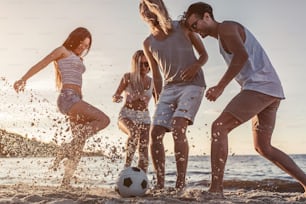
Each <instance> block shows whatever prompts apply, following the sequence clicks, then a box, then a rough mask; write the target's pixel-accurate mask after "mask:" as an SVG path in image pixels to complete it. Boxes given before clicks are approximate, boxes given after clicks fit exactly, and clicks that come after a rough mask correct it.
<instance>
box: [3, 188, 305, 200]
mask: <svg viewBox="0 0 306 204" xmlns="http://www.w3.org/2000/svg"><path fill="white" fill-rule="evenodd" d="M0 203H53V204H55V203H57V204H59V203H63V204H64V203H65V204H66V203H67V204H69V203H109V204H111V203H165V204H166V203H167V204H171V203H173V204H179V203H224V204H229V203H256V204H260V203H262V204H266V203H275V204H279V203H306V198H305V196H304V197H303V196H302V195H301V193H280V192H268V191H259V190H252V191H247V190H243V189H240V190H236V191H226V192H225V193H224V198H220V197H218V196H214V195H210V194H208V193H207V192H206V191H203V190H202V189H195V188H194V189H187V190H186V192H185V193H182V194H179V193H173V192H172V193H171V192H164V193H159V194H150V195H147V196H144V197H137V198H136V197H134V198H121V197H120V196H119V195H118V194H117V193H116V192H115V191H113V190H112V189H107V188H72V189H70V190H63V189H59V188H57V187H50V186H35V185H26V184H18V185H1V186H0Z"/></svg>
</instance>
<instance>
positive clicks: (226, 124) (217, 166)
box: [208, 113, 240, 193]
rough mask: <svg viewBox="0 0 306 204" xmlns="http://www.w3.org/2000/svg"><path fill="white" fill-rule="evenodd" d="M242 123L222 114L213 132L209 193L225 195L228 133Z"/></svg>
mask: <svg viewBox="0 0 306 204" xmlns="http://www.w3.org/2000/svg"><path fill="white" fill-rule="evenodd" d="M239 124H240V123H239V122H238V121H237V120H236V118H234V117H233V116H232V115H231V114H229V113H222V114H221V115H220V116H219V117H218V118H217V119H216V120H215V121H214V122H213V124H212V130H211V185H210V187H209V190H208V191H209V192H214V193H223V176H224V168H225V164H226V161H227V155H228V133H229V132H230V131H231V130H232V129H234V128H235V127H237V126H238V125H239Z"/></svg>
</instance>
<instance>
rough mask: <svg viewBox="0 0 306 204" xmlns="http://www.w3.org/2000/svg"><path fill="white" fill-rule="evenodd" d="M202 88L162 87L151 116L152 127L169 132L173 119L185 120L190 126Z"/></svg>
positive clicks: (183, 86)
mask: <svg viewBox="0 0 306 204" xmlns="http://www.w3.org/2000/svg"><path fill="white" fill-rule="evenodd" d="M204 90H205V88H204V87H200V86H195V85H175V84H172V85H167V86H165V87H163V89H162V91H161V93H160V96H159V100H158V102H157V104H156V109H155V112H154V114H153V125H159V126H163V127H165V128H167V129H168V130H171V126H172V119H173V118H174V117H181V118H185V119H187V120H188V121H189V125H192V124H193V122H194V118H195V115H196V113H197V112H198V110H199V107H200V105H201V102H202V98H203V95H204Z"/></svg>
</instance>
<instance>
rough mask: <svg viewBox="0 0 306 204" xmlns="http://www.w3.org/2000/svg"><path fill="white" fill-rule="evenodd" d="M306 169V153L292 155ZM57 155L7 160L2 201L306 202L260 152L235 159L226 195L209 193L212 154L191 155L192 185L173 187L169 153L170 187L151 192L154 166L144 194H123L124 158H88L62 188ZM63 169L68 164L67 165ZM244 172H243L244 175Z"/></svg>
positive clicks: (0, 185)
mask: <svg viewBox="0 0 306 204" xmlns="http://www.w3.org/2000/svg"><path fill="white" fill-rule="evenodd" d="M291 156H292V157H293V158H294V159H295V160H296V161H297V163H299V164H301V167H302V168H305V165H306V164H305V162H304V161H305V158H306V155H291ZM52 160H53V157H46V158H1V159H0V166H1V167H2V168H1V171H0V204H1V203H63V204H64V203H65V204H66V203H67V204H69V203H165V204H166V203H167V204H168V203H176V204H179V203H225V204H228V203H256V204H257V203H275V204H279V203H306V196H305V195H303V193H302V192H303V189H302V188H301V186H300V185H299V184H298V183H297V182H296V181H295V180H294V179H292V178H291V177H289V176H288V175H286V174H285V173H283V172H282V171H281V170H278V168H277V167H275V166H274V165H273V164H270V163H269V162H268V161H265V160H264V159H263V158H261V157H259V156H255V155H247V156H239V155H235V156H231V157H229V161H228V165H227V171H226V173H225V182H224V188H225V191H224V197H223V198H222V197H220V196H219V195H212V194H209V193H207V189H208V185H209V179H210V170H209V168H210V166H209V157H208V156H191V157H190V160H189V168H188V173H187V188H186V189H185V190H184V191H182V192H176V191H174V190H173V186H174V183H175V178H176V176H175V173H176V172H175V163H174V158H173V157H171V156H169V157H167V161H166V164H167V169H166V189H165V190H164V191H152V190H150V189H151V188H152V187H153V185H154V173H153V171H152V166H150V167H149V171H148V178H149V182H150V189H149V190H148V192H147V194H146V195H145V196H144V197H137V198H136V197H134V198H122V197H121V196H120V195H119V194H118V193H117V192H116V191H115V187H116V180H117V178H118V174H119V172H120V171H121V169H122V168H121V167H123V161H122V160H111V159H110V158H104V157H83V158H82V160H81V162H80V165H79V166H78V169H77V171H76V173H75V177H74V179H73V181H72V187H71V188H70V189H63V188H60V187H59V186H60V182H61V179H62V175H63V169H62V168H61V169H60V170H59V171H53V170H50V169H49V167H50V165H51V163H52ZM61 167H62V165H61ZM239 172H240V173H239Z"/></svg>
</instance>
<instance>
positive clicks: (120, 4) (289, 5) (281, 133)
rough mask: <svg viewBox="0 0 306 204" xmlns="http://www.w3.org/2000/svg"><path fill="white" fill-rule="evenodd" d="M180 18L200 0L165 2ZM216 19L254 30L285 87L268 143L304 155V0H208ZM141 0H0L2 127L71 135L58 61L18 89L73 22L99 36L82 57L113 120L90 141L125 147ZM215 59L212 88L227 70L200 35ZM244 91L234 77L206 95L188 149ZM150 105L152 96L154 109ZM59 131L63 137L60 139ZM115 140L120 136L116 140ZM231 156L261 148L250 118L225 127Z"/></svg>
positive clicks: (204, 148)
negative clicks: (127, 87)
mask: <svg viewBox="0 0 306 204" xmlns="http://www.w3.org/2000/svg"><path fill="white" fill-rule="evenodd" d="M164 2H165V4H166V6H167V8H168V11H169V13H170V16H171V17H172V19H174V20H176V19H179V17H180V16H181V15H182V14H183V12H184V11H185V10H186V9H187V7H188V6H189V5H190V4H191V3H193V2H196V1H194V0H164ZM206 2H207V3H210V4H211V5H212V6H213V9H214V15H215V18H216V20H217V21H223V20H234V21H238V22H240V23H241V24H243V25H244V26H246V27H247V28H248V29H249V30H251V31H252V32H253V33H254V34H255V36H256V38H257V39H258V40H259V42H260V43H261V44H262V45H263V47H264V49H265V50H266V52H267V54H268V56H269V57H270V59H271V61H272V64H273V65H274V66H275V68H276V70H277V72H278V74H279V77H280V79H281V81H282V85H283V88H284V91H285V95H286V99H285V100H284V101H282V103H281V105H280V108H279V111H278V115H277V122H276V127H275V131H274V134H273V137H272V144H273V145H275V146H276V147H278V148H280V149H281V150H283V151H284V152H286V153H289V154H305V153H306V148H305V147H306V137H305V132H306V115H305V113H306V107H305V105H304V104H305V99H306V94H305V93H304V92H303V87H304V85H303V82H304V76H305V74H306V73H305V72H306V71H305V67H306V66H305V65H306V62H305V60H304V57H305V56H304V53H305V50H306V42H305V39H304V37H305V36H306V28H305V26H303V25H304V24H305V22H304V20H305V19H306V14H305V12H304V9H305V8H306V1H304V0H295V1H294V3H293V2H292V1H290V0H269V1H266V0H257V1H245V0H231V1H228V0H210V1H206ZM138 4H139V1H138V0H117V1H113V0H88V1H84V0H82V1H81V0H65V1H60V0H43V1H41V0H27V1H24V0H0V8H1V13H0V26H1V32H0V56H1V60H0V77H1V80H0V97H1V103H2V105H1V108H0V128H1V129H6V130H8V131H12V132H16V133H20V134H22V135H26V136H28V137H30V138H31V137H34V138H36V139H39V140H43V141H50V140H54V138H56V139H60V140H69V137H70V134H69V132H65V131H64V134H63V135H64V136H63V135H60V136H59V135H58V131H63V130H65V128H66V126H65V125H64V123H62V122H59V121H63V120H64V116H62V115H61V114H60V113H59V112H58V111H57V107H56V99H57V95H58V92H56V89H55V82H54V68H53V65H52V64H50V65H49V66H47V67H46V68H45V69H44V70H42V71H41V72H39V73H38V74H37V75H35V76H34V77H32V78H31V79H30V80H29V81H28V82H27V87H26V91H25V92H24V93H21V94H16V93H15V92H14V91H13V89H12V84H13V83H14V81H16V80H17V79H19V78H20V77H21V76H22V75H23V74H24V73H25V72H26V71H27V70H28V69H29V68H30V67H31V66H32V65H34V64H35V63H37V62H38V61H39V60H40V59H42V58H43V57H44V56H45V55H47V54H49V53H50V52H51V51H52V50H53V49H55V48H56V47H58V46H60V45H61V44H62V43H63V41H64V40H65V39H66V37H67V36H68V34H69V33H70V32H71V31H72V30H73V29H75V28H76V27H79V26H83V27H86V28H88V29H89V30H90V32H91V34H92V37H93V44H92V49H91V51H90V53H89V54H88V55H87V56H86V57H85V60H84V63H85V65H86V67H87V69H86V72H85V74H84V75H83V95H84V100H86V101H87V102H89V103H91V104H92V105H94V106H96V107H97V108H99V109H101V110H102V111H104V112H105V113H106V114H107V115H109V117H110V118H111V124H110V125H109V126H108V127H107V128H106V129H105V130H103V131H101V132H100V133H98V134H97V135H96V136H95V137H93V138H91V139H90V140H89V143H99V145H98V147H99V148H109V146H111V145H115V146H122V145H124V142H125V139H126V136H125V135H124V134H123V133H122V132H121V131H120V130H119V129H118V127H117V116H118V113H119V110H120V108H121V106H122V104H115V103H112V100H111V97H112V95H113V94H114V92H115V90H116V88H117V86H118V84H119V81H120V79H121V77H122V75H123V74H124V73H125V72H128V71H130V64H131V57H132V55H133V53H134V52H135V51H136V50H138V49H141V48H142V42H143V40H144V39H145V38H146V36H147V35H148V34H149V28H148V26H147V25H146V24H145V23H144V22H143V21H142V20H141V18H140V15H139V12H138ZM203 43H204V45H205V47H206V49H207V51H208V54H209V60H208V62H207V63H206V64H205V65H204V66H203V70H204V74H205V79H206V82H207V85H208V87H210V86H213V85H215V84H216V83H217V82H218V80H219V79H220V77H221V76H222V75H223V73H224V72H225V70H226V65H225V63H224V61H223V59H222V57H221V55H220V54H219V51H218V44H217V41H216V40H215V39H211V38H207V39H203ZM238 92H239V86H238V84H237V83H236V82H234V81H233V82H232V83H231V84H230V85H229V86H228V87H227V88H226V89H225V91H224V93H223V95H222V96H221V97H220V98H219V99H218V100H217V101H216V102H209V101H208V100H206V98H203V101H202V104H201V107H200V109H199V112H198V114H197V116H196V119H195V123H194V125H193V126H190V127H189V129H188V133H187V135H188V138H189V145H190V154H197V155H203V154H204V155H209V154H210V126H211V123H212V122H213V120H214V119H216V118H217V116H218V115H219V114H220V112H221V111H222V109H223V108H224V106H225V105H226V104H227V102H229V100H230V99H231V98H232V97H233V96H234V95H235V94H237V93H238ZM153 110H154V104H153V101H152V102H151V103H150V111H151V113H153ZM59 137H62V138H59ZM118 141H119V142H118ZM165 145H166V149H167V154H173V142H172V136H171V135H170V134H166V136H165ZM229 154H256V152H255V150H254V148H253V140H252V132H251V122H250V121H249V122H247V123H245V124H243V125H242V126H240V127H238V128H236V129H235V130H233V131H232V132H231V133H230V134H229Z"/></svg>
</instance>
